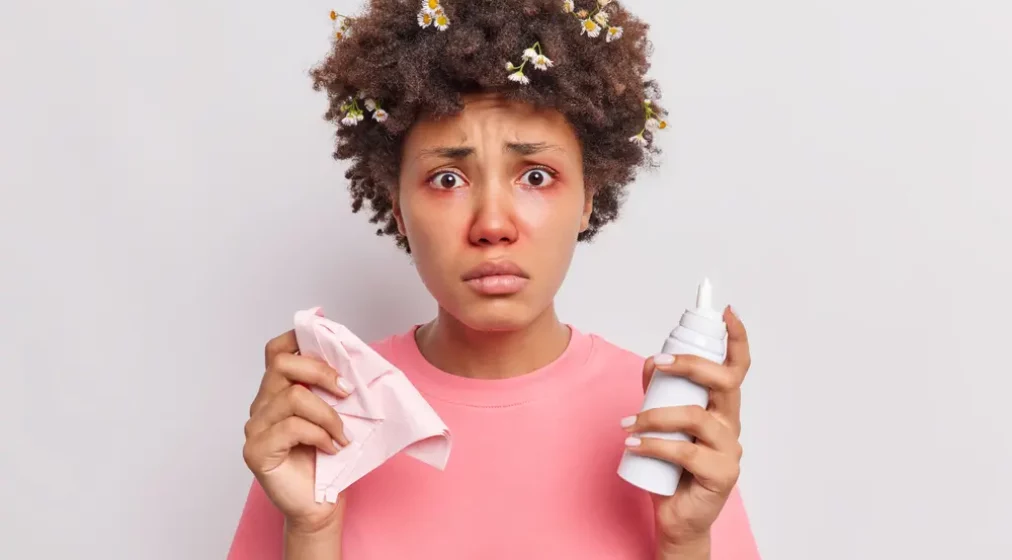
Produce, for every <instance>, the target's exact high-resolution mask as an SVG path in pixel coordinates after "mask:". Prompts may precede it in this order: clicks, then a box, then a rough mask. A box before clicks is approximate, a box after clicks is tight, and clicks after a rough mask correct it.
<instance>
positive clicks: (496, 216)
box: [468, 180, 518, 247]
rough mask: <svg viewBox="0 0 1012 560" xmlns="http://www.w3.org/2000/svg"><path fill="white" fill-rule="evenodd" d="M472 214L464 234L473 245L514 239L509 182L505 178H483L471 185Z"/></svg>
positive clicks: (510, 185)
mask: <svg viewBox="0 0 1012 560" xmlns="http://www.w3.org/2000/svg"><path fill="white" fill-rule="evenodd" d="M472 192H473V193H474V218H473V220H472V222H471V230H470V232H469V235H468V238H469V240H470V241H471V244H473V245H479V246H489V247H491V246H495V245H500V244H503V245H509V244H512V243H513V242H515V241H516V240H517V235H518V232H517V225H516V213H515V211H514V200H513V186H512V184H510V183H509V182H508V181H497V180H493V181H486V182H484V184H482V185H479V186H478V188H476V189H473V190H472Z"/></svg>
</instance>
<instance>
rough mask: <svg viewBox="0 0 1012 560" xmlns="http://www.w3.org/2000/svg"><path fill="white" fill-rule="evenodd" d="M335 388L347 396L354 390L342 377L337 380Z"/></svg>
mask: <svg viewBox="0 0 1012 560" xmlns="http://www.w3.org/2000/svg"><path fill="white" fill-rule="evenodd" d="M337 387H338V388H339V389H341V390H342V391H344V392H345V393H348V394H349V395H350V394H351V392H352V391H353V390H354V389H355V388H354V387H352V386H351V383H349V382H348V380H347V379H345V378H343V377H338V378H337Z"/></svg>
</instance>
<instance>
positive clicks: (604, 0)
mask: <svg viewBox="0 0 1012 560" xmlns="http://www.w3.org/2000/svg"><path fill="white" fill-rule="evenodd" d="M597 4H598V5H599V6H601V7H602V8H603V7H605V6H607V5H608V4H611V0H597Z"/></svg>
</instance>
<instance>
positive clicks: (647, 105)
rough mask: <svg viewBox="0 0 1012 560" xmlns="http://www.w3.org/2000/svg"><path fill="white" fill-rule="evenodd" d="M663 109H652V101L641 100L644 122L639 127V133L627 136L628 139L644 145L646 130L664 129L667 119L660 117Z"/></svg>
mask: <svg viewBox="0 0 1012 560" xmlns="http://www.w3.org/2000/svg"><path fill="white" fill-rule="evenodd" d="M660 113H663V111H660V110H654V107H653V103H652V102H651V101H650V100H649V99H644V100H643V114H644V118H645V119H646V122H645V123H644V124H643V128H642V129H640V131H639V133H637V134H636V135H635V136H632V137H630V138H629V141H630V142H632V143H633V144H636V145H639V146H643V147H646V145H647V143H648V142H647V139H646V137H645V136H644V134H645V133H646V131H647V130H650V131H655V130H664V129H666V128H667V127H668V121H666V120H664V119H662V118H660V117H661V116H662V115H661V114H660Z"/></svg>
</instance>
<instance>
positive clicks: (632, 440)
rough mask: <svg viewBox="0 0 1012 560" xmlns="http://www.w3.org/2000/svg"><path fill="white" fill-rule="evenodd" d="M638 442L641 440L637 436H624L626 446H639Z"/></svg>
mask: <svg viewBox="0 0 1012 560" xmlns="http://www.w3.org/2000/svg"><path fill="white" fill-rule="evenodd" d="M640 443H642V442H641V441H640V438H638V437H634V436H629V437H627V438H625V446H626V447H639V444H640Z"/></svg>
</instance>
